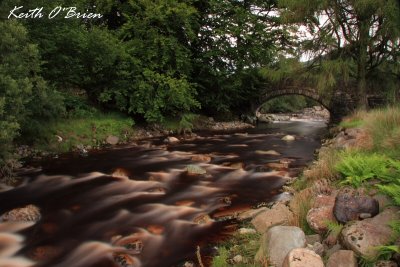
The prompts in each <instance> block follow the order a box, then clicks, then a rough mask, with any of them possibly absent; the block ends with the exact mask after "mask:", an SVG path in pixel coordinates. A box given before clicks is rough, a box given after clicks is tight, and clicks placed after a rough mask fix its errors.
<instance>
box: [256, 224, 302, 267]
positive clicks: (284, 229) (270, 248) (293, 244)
mask: <svg viewBox="0 0 400 267" xmlns="http://www.w3.org/2000/svg"><path fill="white" fill-rule="evenodd" d="M305 246H306V237H305V234H304V232H303V230H301V229H300V228H299V227H296V226H273V227H271V228H270V229H269V230H268V231H267V232H265V233H264V234H263V236H262V237H261V246H260V249H259V250H258V252H257V254H256V256H255V259H256V261H257V262H264V261H265V259H268V263H269V264H270V265H272V266H276V267H281V266H282V264H283V261H284V259H285V257H286V255H287V254H288V253H289V252H290V251H291V250H292V249H295V248H304V247H305Z"/></svg>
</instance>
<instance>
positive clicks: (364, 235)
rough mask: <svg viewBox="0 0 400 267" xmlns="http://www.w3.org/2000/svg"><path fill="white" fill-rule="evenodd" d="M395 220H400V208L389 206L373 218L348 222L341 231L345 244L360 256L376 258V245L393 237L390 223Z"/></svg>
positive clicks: (385, 242) (382, 243)
mask: <svg viewBox="0 0 400 267" xmlns="http://www.w3.org/2000/svg"><path fill="white" fill-rule="evenodd" d="M395 220H400V213H399V209H398V208H396V207H389V208H387V209H385V210H384V211H383V212H381V213H380V214H378V215H376V216H375V217H373V218H370V219H365V220H363V221H356V222H353V223H349V224H346V225H345V226H344V228H343V230H342V232H341V238H342V240H343V244H344V246H345V247H347V248H348V249H351V250H353V251H354V252H356V253H357V254H358V255H360V256H363V257H366V258H374V257H375V256H376V255H377V249H376V247H377V246H382V245H386V244H387V243H388V242H390V240H391V239H392V235H393V230H392V228H391V227H390V223H391V222H392V221H395Z"/></svg>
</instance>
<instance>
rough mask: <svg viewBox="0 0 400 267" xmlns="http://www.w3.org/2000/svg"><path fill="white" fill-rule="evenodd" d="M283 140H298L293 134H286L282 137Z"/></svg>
mask: <svg viewBox="0 0 400 267" xmlns="http://www.w3.org/2000/svg"><path fill="white" fill-rule="evenodd" d="M282 140H283V141H294V140H296V138H295V137H294V136H293V135H285V136H284V137H282Z"/></svg>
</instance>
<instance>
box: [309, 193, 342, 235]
mask: <svg viewBox="0 0 400 267" xmlns="http://www.w3.org/2000/svg"><path fill="white" fill-rule="evenodd" d="M334 200H335V198H334V197H332V196H317V197H316V200H315V203H314V208H312V209H310V210H309V211H308V213H307V217H306V219H307V223H308V224H309V225H310V227H311V229H313V230H314V231H315V232H316V233H319V234H323V233H326V232H327V231H328V223H329V222H335V221H336V219H335V216H334V215H333V207H334Z"/></svg>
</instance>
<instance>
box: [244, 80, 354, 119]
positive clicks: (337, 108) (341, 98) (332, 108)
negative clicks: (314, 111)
mask: <svg viewBox="0 0 400 267" xmlns="http://www.w3.org/2000/svg"><path fill="white" fill-rule="evenodd" d="M284 95H302V96H306V97H309V98H311V99H313V100H315V101H316V102H318V103H320V104H321V105H322V106H323V107H325V108H326V109H327V110H328V111H329V113H330V115H331V120H333V121H337V120H340V119H341V118H342V117H343V116H345V115H347V114H349V113H350V112H351V111H353V110H354V109H355V98H354V96H352V95H351V94H349V93H347V92H345V91H339V90H337V91H335V92H334V93H333V94H331V95H322V94H321V93H320V92H319V91H318V90H316V89H315V88H312V87H307V86H301V85H299V86H293V85H287V86H279V87H277V88H275V89H273V90H272V89H264V90H262V93H261V94H260V97H259V98H258V100H256V101H254V102H253V103H252V108H251V109H252V113H253V114H257V113H258V111H259V109H260V108H261V106H262V104H263V103H265V102H267V101H268V100H271V99H273V98H276V97H279V96H284Z"/></svg>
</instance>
